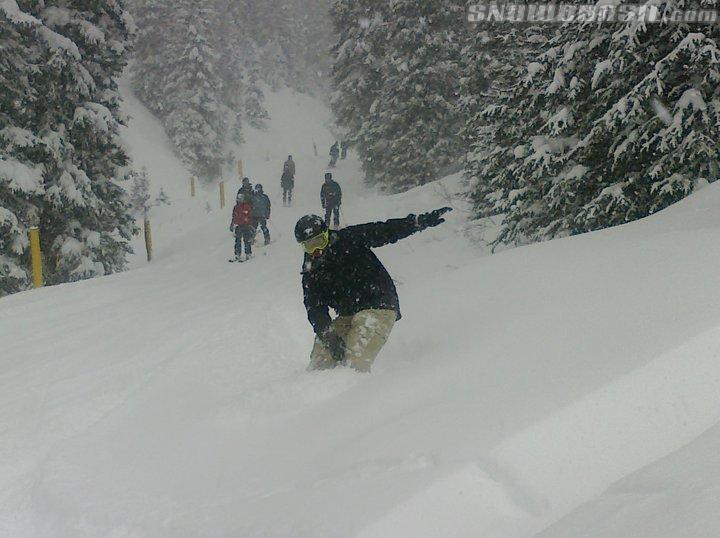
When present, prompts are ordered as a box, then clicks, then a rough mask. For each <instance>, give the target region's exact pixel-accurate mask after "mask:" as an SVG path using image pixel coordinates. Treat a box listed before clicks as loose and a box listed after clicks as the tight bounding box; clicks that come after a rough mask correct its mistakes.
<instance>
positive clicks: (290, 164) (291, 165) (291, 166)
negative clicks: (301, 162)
mask: <svg viewBox="0 0 720 538" xmlns="http://www.w3.org/2000/svg"><path fill="white" fill-rule="evenodd" d="M286 170H287V172H288V174H289V175H290V179H295V161H293V158H292V155H288V158H287V161H285V164H283V172H285V171H286Z"/></svg>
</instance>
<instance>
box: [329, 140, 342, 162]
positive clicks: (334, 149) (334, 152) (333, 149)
mask: <svg viewBox="0 0 720 538" xmlns="http://www.w3.org/2000/svg"><path fill="white" fill-rule="evenodd" d="M339 155H340V150H339V149H338V143H337V142H335V143H334V144H333V145H332V146H330V165H329V166H330V168H335V165H336V164H337V160H338V156H339Z"/></svg>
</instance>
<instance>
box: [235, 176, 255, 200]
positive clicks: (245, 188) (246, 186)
mask: <svg viewBox="0 0 720 538" xmlns="http://www.w3.org/2000/svg"><path fill="white" fill-rule="evenodd" d="M237 193H238V196H240V195H241V194H244V195H246V196H252V194H253V186H252V183H250V178H249V177H244V178H243V180H242V185H241V186H240V190H239V191H238V192H237Z"/></svg>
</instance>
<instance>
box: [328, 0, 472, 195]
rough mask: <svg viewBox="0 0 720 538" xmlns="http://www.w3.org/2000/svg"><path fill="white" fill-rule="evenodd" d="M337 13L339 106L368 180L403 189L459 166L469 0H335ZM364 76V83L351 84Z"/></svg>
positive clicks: (390, 187) (339, 114)
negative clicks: (348, 1)
mask: <svg viewBox="0 0 720 538" xmlns="http://www.w3.org/2000/svg"><path fill="white" fill-rule="evenodd" d="M333 13H334V17H335V21H336V24H337V26H338V30H339V33H340V35H341V37H340V39H341V41H340V42H339V43H338V45H337V46H336V48H335V51H336V54H337V58H336V66H335V71H334V73H335V76H334V79H335V86H336V92H335V99H334V104H335V110H336V112H337V115H338V121H339V123H340V125H341V126H342V127H344V128H347V129H348V131H349V132H350V138H351V141H352V142H353V143H354V144H355V147H356V148H357V150H358V151H359V153H360V156H361V158H362V160H363V168H364V170H365V173H366V179H367V180H368V182H369V183H371V184H377V185H379V186H381V187H382V188H385V189H388V190H402V189H407V188H409V187H411V186H414V185H419V184H422V183H426V182H428V181H430V180H432V179H435V178H437V177H438V176H439V175H440V174H442V173H443V172H447V171H448V169H449V168H450V167H452V166H455V165H457V164H458V163H459V160H460V157H461V155H462V154H463V151H464V149H463V145H462V140H461V138H460V130H461V127H462V124H463V117H462V115H461V110H460V106H459V97H460V69H459V66H460V53H461V49H462V44H463V39H464V35H463V33H464V31H465V28H466V26H465V21H464V19H465V2H464V1H456V0H428V1H426V2H420V3H418V2H416V1H412V0H397V1H395V2H391V3H389V4H387V5H382V6H378V5H377V3H363V2H357V3H353V5H352V6H346V5H344V4H343V3H337V4H336V7H335V9H334V12H333ZM346 25H349V27H347V26H346ZM358 75H360V84H361V85H362V87H361V88H357V87H353V86H355V85H356V84H357V83H358ZM368 84H370V87H369V88H368V86H367V85H368ZM368 89H369V90H370V91H369V92H367V90H368ZM360 93H363V94H364V95H359V94H360ZM368 101H369V102H370V103H369V105H368V104H367V102H368ZM358 105H359V106H358Z"/></svg>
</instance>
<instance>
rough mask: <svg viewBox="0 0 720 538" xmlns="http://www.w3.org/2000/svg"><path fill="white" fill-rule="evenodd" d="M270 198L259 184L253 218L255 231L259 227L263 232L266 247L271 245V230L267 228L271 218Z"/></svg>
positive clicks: (256, 190) (256, 189) (255, 194)
mask: <svg viewBox="0 0 720 538" xmlns="http://www.w3.org/2000/svg"><path fill="white" fill-rule="evenodd" d="M270 210H271V204H270V198H269V197H268V195H267V194H265V193H264V192H263V186H262V185H261V184H260V183H258V184H257V185H255V193H254V194H253V198H252V216H253V220H254V221H255V226H256V228H255V230H256V233H257V227H259V228H260V229H261V230H262V233H263V238H264V239H265V245H266V246H267V245H269V244H270V230H268V227H267V221H268V219H269V218H270Z"/></svg>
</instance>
